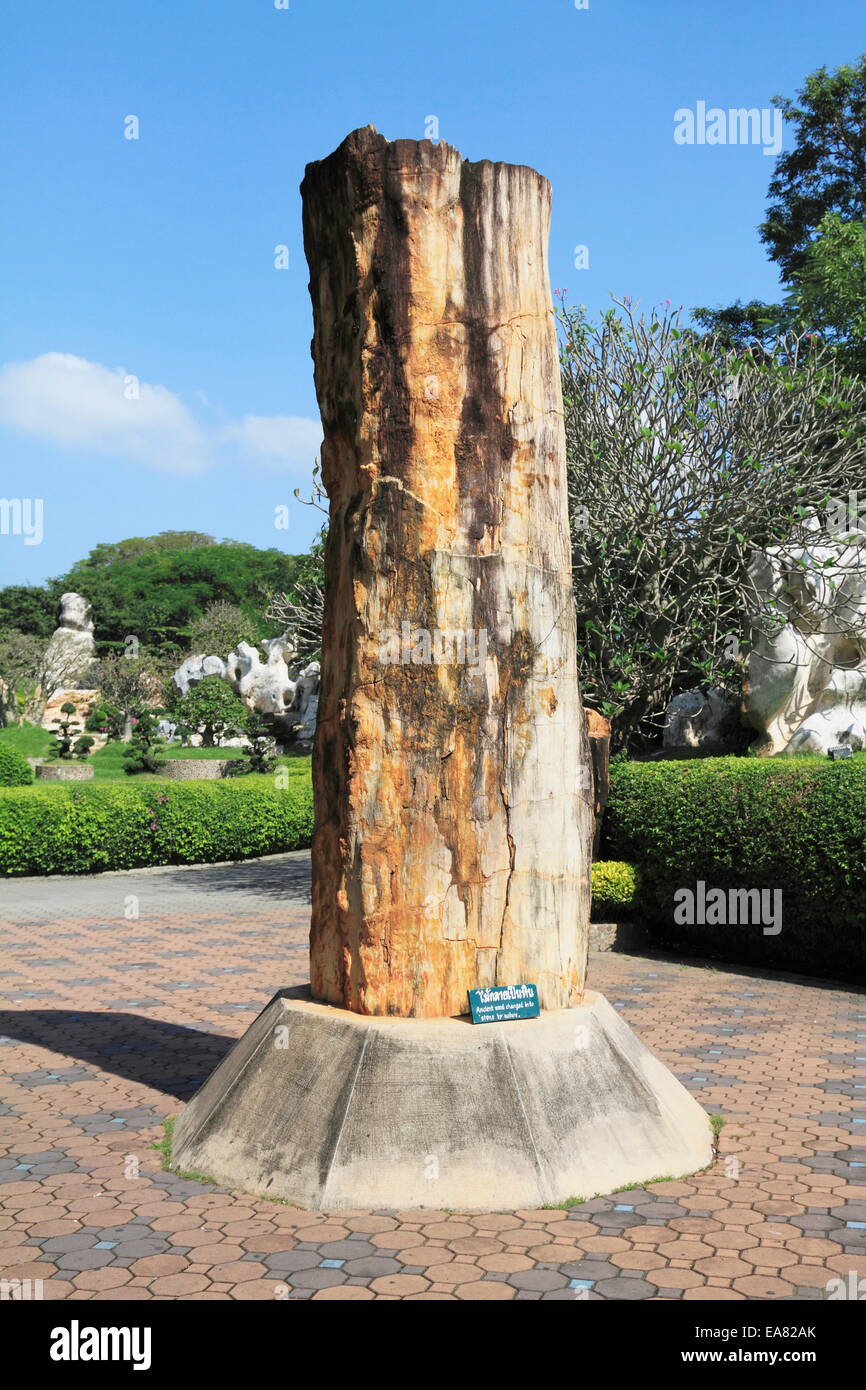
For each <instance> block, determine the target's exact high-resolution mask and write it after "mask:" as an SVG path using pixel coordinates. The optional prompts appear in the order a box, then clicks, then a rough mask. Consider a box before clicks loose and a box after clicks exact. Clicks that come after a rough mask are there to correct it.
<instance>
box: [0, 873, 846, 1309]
mask: <svg viewBox="0 0 866 1390" xmlns="http://www.w3.org/2000/svg"><path fill="white" fill-rule="evenodd" d="M2 901H3V909H2V921H0V964H2V970H0V994H2V999H3V1004H4V1008H3V1016H2V1020H0V1033H2V1035H3V1036H2V1037H0V1059H2V1063H3V1066H2V1070H3V1073H4V1077H3V1082H2V1104H0V1136H2V1143H3V1146H4V1147H3V1152H4V1154H5V1155H6V1156H5V1157H4V1158H2V1159H0V1184H2V1185H0V1279H2V1280H10V1279H23V1280H28V1279H29V1280H42V1281H43V1286H42V1292H43V1296H44V1297H45V1298H46V1299H52V1298H53V1299H109V1300H114V1299H151V1298H158V1299H177V1298H192V1299H306V1298H315V1299H345V1298H351V1299H404V1298H405V1299H455V1298H456V1299H518V1300H524V1299H572V1300H573V1299H590V1300H592V1299H622V1298H626V1299H659V1298H661V1299H681V1298H682V1299H782V1300H788V1299H794V1300H800V1299H803V1300H806V1299H824V1298H827V1297H828V1296H829V1293H830V1292H833V1291H834V1290H837V1297H838V1296H839V1294H838V1289H839V1288H840V1287H841V1285H840V1284H833V1283H831V1281H837V1280H841V1281H845V1286H846V1287H848V1281H849V1280H850V1281H851V1283H852V1284H853V1285H854V1286H855V1287H856V1279H857V1278H858V1277H859V1278H864V1277H866V999H864V997H863V994H862V992H861V991H857V990H854V989H851V988H845V987H842V986H835V985H833V984H830V983H826V982H821V981H819V982H809V981H806V980H803V979H802V978H795V977H789V976H783V975H767V974H764V973H756V972H753V971H747V970H738V969H731V968H725V967H719V968H717V969H714V968H705V967H701V965H700V964H699V963H696V964H689V965H682V964H677V963H676V962H674V961H671V960H669V959H663V958H654V957H651V956H637V955H635V956H625V955H602V954H599V955H595V956H594V957H593V959H592V965H591V983H592V985H593V987H594V988H596V989H600V990H602V991H603V992H604V993H605V994H606V995H607V996H608V998H609V1000H610V1001H611V1003H612V1004H614V1006H615V1007H616V1008H619V1009H621V1010H622V1012H623V1016H624V1017H625V1018H626V1019H627V1020H628V1022H629V1023H630V1024H631V1025H632V1026H633V1027H634V1028H635V1029H636V1031H637V1032H638V1033H640V1035H641V1036H642V1037H643V1039H644V1040H645V1041H646V1042H647V1043H648V1044H649V1046H650V1047H651V1048H652V1049H653V1050H654V1051H655V1052H656V1053H657V1054H658V1055H659V1056H660V1057H661V1058H662V1059H663V1060H664V1061H665V1062H666V1063H667V1065H668V1066H669V1067H671V1069H672V1070H673V1071H674V1072H675V1073H676V1075H677V1076H678V1077H679V1078H680V1079H681V1080H682V1081H683V1082H684V1084H685V1085H686V1086H687V1087H688V1088H689V1089H690V1090H691V1091H693V1093H694V1094H695V1095H696V1097H697V1098H698V1100H699V1101H700V1102H701V1104H702V1105H703V1106H705V1107H706V1109H707V1110H708V1111H710V1112H712V1113H715V1112H718V1113H721V1114H723V1115H725V1116H726V1117H727V1125H726V1127H725V1129H724V1130H723V1132H722V1139H721V1149H720V1158H719V1161H718V1163H716V1164H715V1165H714V1167H713V1169H712V1170H711V1171H709V1172H706V1173H702V1174H699V1175H697V1176H695V1177H693V1178H689V1179H688V1180H686V1181H662V1182H657V1183H653V1184H651V1185H649V1186H647V1187H645V1188H638V1189H635V1190H633V1191H628V1192H618V1193H615V1194H611V1195H602V1196H598V1197H595V1198H593V1200H591V1201H586V1202H583V1203H581V1204H579V1205H576V1206H572V1207H570V1208H567V1209H562V1210H541V1211H518V1212H501V1213H493V1214H472V1213H460V1212H447V1211H437V1210H429V1211H427V1210H425V1211H405V1212H401V1211H392V1212H387V1213H375V1214H370V1213H365V1212H339V1213H334V1214H327V1213H320V1212H307V1211H300V1210H296V1209H294V1208H291V1207H288V1206H284V1205H281V1204H278V1203H274V1202H267V1201H262V1200H259V1199H257V1198H253V1197H249V1196H247V1195H245V1194H243V1193H240V1192H230V1191H227V1190H226V1189H224V1188H219V1187H215V1186H213V1185H211V1184H207V1183H200V1182H195V1181H187V1180H184V1179H181V1178H179V1177H176V1176H174V1175H173V1174H171V1173H166V1172H163V1171H162V1170H161V1156H160V1154H159V1153H158V1152H156V1151H155V1150H154V1149H153V1148H152V1147H150V1146H151V1145H153V1144H154V1143H157V1142H159V1141H161V1139H162V1136H163V1129H162V1121H163V1119H164V1118H165V1117H166V1116H170V1115H172V1114H176V1113H177V1111H178V1110H179V1109H180V1107H181V1105H182V1104H183V1102H184V1101H185V1100H187V1099H188V1098H189V1096H190V1095H191V1094H192V1093H193V1091H194V1090H195V1089H196V1087H197V1086H198V1085H199V1084H200V1082H201V1081H202V1080H203V1079H204V1078H205V1077H206V1076H207V1075H208V1074H209V1072H210V1071H211V1069H212V1068H213V1067H214V1066H215V1065H216V1063H217V1062H218V1061H219V1059H220V1058H221V1057H222V1056H224V1054H225V1052H226V1051H227V1049H228V1048H229V1047H230V1045H231V1043H232V1042H233V1040H234V1039H235V1038H236V1037H238V1036H239V1034H241V1033H242V1032H243V1031H244V1029H245V1028H246V1027H247V1026H248V1024H249V1022H250V1021H251V1019H252V1017H253V1016H254V1015H255V1014H256V1013H257V1012H258V1010H259V1009H260V1008H261V1007H262V1006H263V1005H264V1004H265V1003H266V1002H267V1000H268V999H269V998H270V996H271V994H272V993H273V992H274V990H275V989H276V988H278V987H280V986H285V985H294V984H300V983H303V982H304V981H305V979H306V964H307V958H306V940H305V937H306V931H307V925H308V916H309V906H308V903H309V860H308V856H307V855H306V854H305V853H301V854H293V855H283V856H280V857H279V858H276V859H269V860H263V861H259V862H257V863H253V864H244V865H226V866H212V867H206V868H199V869H156V870H141V871H138V872H135V873H130V874H112V875H104V876H100V877H96V878H86V879H74V878H63V879H58V878H55V879H41V880H36V879H28V880H23V879H21V880H13V881H11V882H10V881H7V882H5V883H4V884H3V887H2ZM659 1176H660V1177H671V1178H676V1177H677V1175H675V1174H674V1175H666V1174H660V1175H659ZM431 1200H433V1198H432V1194H431ZM828 1285H829V1290H828ZM849 1296H850V1295H849Z"/></svg>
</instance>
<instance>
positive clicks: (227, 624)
mask: <svg viewBox="0 0 866 1390" xmlns="http://www.w3.org/2000/svg"><path fill="white" fill-rule="evenodd" d="M259 626H260V624H258V623H254V622H252V621H251V620H250V619H249V618H248V617H247V615H246V613H245V612H244V610H243V609H242V608H239V607H238V605H237V604H236V603H226V602H225V601H224V600H223V599H218V600H217V602H216V603H209V604H208V606H207V608H206V609H205V610H204V612H203V613H202V615H201V617H199V618H196V620H195V622H193V623H191V624H190V629H189V646H190V651H191V652H192V653H201V654H202V655H204V656H220V657H222V659H223V660H225V658H226V657H227V656H228V654H229V652H232V651H234V649H235V647H236V646H237V645H238V643H239V642H253V643H255V641H256V637H255V634H256V631H257V630H258V628H259Z"/></svg>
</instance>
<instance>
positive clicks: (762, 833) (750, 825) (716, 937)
mask: <svg viewBox="0 0 866 1390" xmlns="http://www.w3.org/2000/svg"><path fill="white" fill-rule="evenodd" d="M603 845H604V850H605V854H606V855H609V856H610V858H612V859H613V858H620V859H628V860H629V861H631V862H632V863H636V864H638V865H639V866H640V879H639V884H638V892H637V897H636V904H635V906H636V910H637V911H638V912H639V913H640V915H641V917H642V918H643V919H645V920H646V922H647V925H648V926H649V927H650V928H651V930H652V932H653V935H654V938H655V939H656V940H657V941H658V942H659V943H660V944H669V945H675V946H677V947H684V948H686V949H687V950H690V951H693V952H699V953H702V954H710V955H722V956H727V957H728V958H729V959H730V958H731V957H736V958H740V959H747V960H752V961H763V962H766V963H771V962H772V963H785V964H789V965H792V966H794V967H796V968H798V969H801V970H807V971H811V972H812V973H823V974H828V973H832V972H834V971H840V972H843V973H846V974H850V973H852V972H853V973H855V974H857V975H861V976H862V975H863V973H864V945H866V761H863V760H861V759H859V758H855V759H853V760H851V761H848V762H837V763H833V762H828V761H825V760H823V759H819V758H797V759H793V758H774V759H766V760H765V759H752V758H708V759H701V760H695V761H688V762H668V763H663V762H660V763H628V764H624V765H620V766H616V767H612V768H611V791H610V800H609V802H608V807H607V814H606V820H605V829H604V837H603ZM700 882H703V883H704V884H705V885H706V891H707V892H709V891H710V889H722V890H723V892H724V894H725V896H726V900H727V911H726V914H725V915H726V916H728V917H731V916H732V913H731V911H730V906H731V904H730V899H729V897H728V895H729V894H730V892H731V890H737V889H739V890H746V891H748V890H754V889H758V890H768V891H769V893H770V894H771V895H772V894H773V893H774V892H775V891H776V890H779V891H780V892H781V908H782V917H781V931H779V932H778V934H776V935H767V934H765V933H764V930H763V927H762V925H761V924H760V923H759V924H757V925H751V924H744V923H740V924H736V923H733V922H729V923H728V924H727V925H723V924H715V923H713V922H709V923H707V922H705V923H699V922H696V923H695V924H694V925H690V924H688V923H682V922H677V921H676V920H675V916H674V910H675V898H674V894H675V893H677V891H678V890H682V889H690V890H692V891H694V892H697V884H698V883H700ZM679 901H682V900H681V899H680V900H679ZM773 901H774V899H773V898H772V897H771V898H770V899H768V903H770V902H773ZM705 915H706V916H710V915H711V914H710V913H706V914H705Z"/></svg>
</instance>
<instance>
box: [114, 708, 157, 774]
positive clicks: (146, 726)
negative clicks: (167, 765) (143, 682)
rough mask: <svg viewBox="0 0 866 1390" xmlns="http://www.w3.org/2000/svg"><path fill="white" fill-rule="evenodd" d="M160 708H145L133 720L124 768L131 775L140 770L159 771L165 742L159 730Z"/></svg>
mask: <svg viewBox="0 0 866 1390" xmlns="http://www.w3.org/2000/svg"><path fill="white" fill-rule="evenodd" d="M163 713H164V711H163V710H160V709H143V710H142V711H141V712H140V714H139V715H138V717H137V718H136V719H135V721H134V722H133V727H132V735H131V737H130V740H129V747H128V748H126V749H125V750H124V753H123V761H124V767H123V770H124V772H126V773H127V774H128V775H129V776H130V777H132V776H135V774H136V773H139V772H159V770H160V768H161V767H162V761H163V754H164V753H165V742H164V740H163V738H162V737H161V735H160V732H159V717H160V716H161V715H162V714H163Z"/></svg>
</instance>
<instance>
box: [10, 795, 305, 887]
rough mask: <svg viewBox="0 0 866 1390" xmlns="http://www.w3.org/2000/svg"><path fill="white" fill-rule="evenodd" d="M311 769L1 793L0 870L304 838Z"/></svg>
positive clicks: (248, 848) (75, 865)
mask: <svg viewBox="0 0 866 1390" xmlns="http://www.w3.org/2000/svg"><path fill="white" fill-rule="evenodd" d="M312 833H313V791H312V785H311V782H310V779H309V777H308V776H307V777H292V778H291V779H290V780H289V783H288V786H287V787H286V788H285V789H284V790H283V789H279V788H277V787H276V786H275V784H274V779H273V777H271V776H256V775H251V776H248V777H245V778H243V779H238V780H237V781H234V780H232V781H228V782H199V783H190V782H186V783H183V782H181V783H178V784H177V785H176V786H174V785H172V784H171V783H166V782H149V783H144V784H139V785H129V784H126V783H116V782H107V783H102V784H100V783H90V784H87V785H83V786H75V785H73V784H69V785H68V786H64V785H62V784H61V785H57V786H52V787H50V788H49V787H46V788H44V789H43V788H40V787H26V788H25V787H22V788H10V789H8V790H5V791H2V792H0V874H5V875H10V874H86V873H99V872H102V871H103V870H108V869H137V868H142V867H144V866H145V865H149V864H208V863H215V862H217V861H219V860H227V859H248V858H253V857H255V856H257V855H260V854H279V853H282V852H283V851H285V850H290V849H301V848H303V847H305V846H307V845H309V843H310V840H311V837H312Z"/></svg>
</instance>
